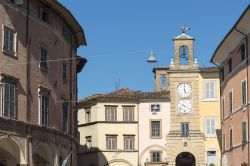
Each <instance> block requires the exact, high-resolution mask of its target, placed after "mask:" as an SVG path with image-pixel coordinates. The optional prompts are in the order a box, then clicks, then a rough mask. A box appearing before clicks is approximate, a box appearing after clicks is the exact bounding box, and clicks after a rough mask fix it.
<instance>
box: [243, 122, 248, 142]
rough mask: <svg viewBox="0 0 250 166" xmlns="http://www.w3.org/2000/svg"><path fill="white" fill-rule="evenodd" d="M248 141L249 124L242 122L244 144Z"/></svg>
mask: <svg viewBox="0 0 250 166" xmlns="http://www.w3.org/2000/svg"><path fill="white" fill-rule="evenodd" d="M246 141H247V122H246V121H244V122H242V143H245V142H246Z"/></svg>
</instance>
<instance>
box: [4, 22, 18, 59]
mask: <svg viewBox="0 0 250 166" xmlns="http://www.w3.org/2000/svg"><path fill="white" fill-rule="evenodd" d="M6 29H7V30H9V31H10V32H12V38H13V39H12V40H13V41H12V49H13V50H12V51H11V50H8V49H7V48H5V45H6V43H5V41H6V39H5V37H6V35H5V30H6ZM2 51H3V52H4V53H6V54H8V55H10V56H13V57H15V58H17V32H16V31H15V29H14V28H12V27H10V26H7V25H4V24H2Z"/></svg>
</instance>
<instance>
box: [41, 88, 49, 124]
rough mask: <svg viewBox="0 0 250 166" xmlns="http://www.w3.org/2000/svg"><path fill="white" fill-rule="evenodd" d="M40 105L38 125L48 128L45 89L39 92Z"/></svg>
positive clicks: (46, 93) (47, 94)
mask: <svg viewBox="0 0 250 166" xmlns="http://www.w3.org/2000/svg"><path fill="white" fill-rule="evenodd" d="M39 98H40V99H39V104H40V124H41V125H43V126H48V124H49V92H48V91H47V90H45V89H42V90H40V92H39Z"/></svg>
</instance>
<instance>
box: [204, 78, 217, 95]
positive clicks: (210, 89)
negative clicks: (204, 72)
mask: <svg viewBox="0 0 250 166" xmlns="http://www.w3.org/2000/svg"><path fill="white" fill-rule="evenodd" d="M204 84H205V85H204V86H205V99H215V98H216V81H214V80H205V82H204Z"/></svg>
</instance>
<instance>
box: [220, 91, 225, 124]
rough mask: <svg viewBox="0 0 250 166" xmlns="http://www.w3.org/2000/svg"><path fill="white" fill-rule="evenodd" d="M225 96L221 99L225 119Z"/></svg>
mask: <svg viewBox="0 0 250 166" xmlns="http://www.w3.org/2000/svg"><path fill="white" fill-rule="evenodd" d="M225 102H226V101H225V96H223V97H222V99H221V119H222V120H223V119H224V117H225Z"/></svg>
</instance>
